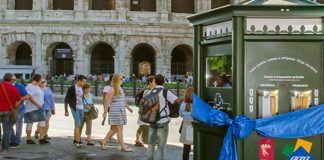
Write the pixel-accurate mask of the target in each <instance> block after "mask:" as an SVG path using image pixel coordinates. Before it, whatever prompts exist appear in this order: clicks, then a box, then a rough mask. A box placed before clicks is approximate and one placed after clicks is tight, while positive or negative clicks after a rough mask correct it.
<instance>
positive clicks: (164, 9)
mask: <svg viewBox="0 0 324 160" xmlns="http://www.w3.org/2000/svg"><path fill="white" fill-rule="evenodd" d="M156 4H157V6H156V8H157V11H158V12H160V22H162V23H166V22H168V21H169V12H170V11H171V8H170V9H169V6H171V1H170V0H157V3H156Z"/></svg>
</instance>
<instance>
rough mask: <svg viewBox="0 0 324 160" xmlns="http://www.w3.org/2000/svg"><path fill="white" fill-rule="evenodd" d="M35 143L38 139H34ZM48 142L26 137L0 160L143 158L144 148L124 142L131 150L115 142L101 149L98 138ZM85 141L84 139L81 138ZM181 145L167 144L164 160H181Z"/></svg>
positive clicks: (65, 138)
mask: <svg viewBox="0 0 324 160" xmlns="http://www.w3.org/2000/svg"><path fill="white" fill-rule="evenodd" d="M34 141H35V142H36V143H38V141H36V140H34ZM50 141H51V143H50V144H45V145H39V144H36V145H27V144H26V138H25V137H24V138H23V139H22V144H21V146H20V147H18V148H11V149H10V150H9V152H8V153H0V160H45V159H46V160H101V159H102V160H145V159H146V148H147V145H145V147H135V146H134V144H129V143H128V144H126V145H127V146H129V147H131V148H132V149H133V152H121V151H120V150H119V144H118V143H117V142H109V143H107V146H108V148H107V149H106V150H102V149H101V147H100V144H99V140H98V139H94V140H93V142H94V143H95V145H94V146H87V145H85V144H84V145H83V146H82V147H80V148H76V147H75V146H74V145H73V144H72V137H52V139H51V140H50ZM83 142H85V139H83ZM181 158H182V147H179V146H174V145H167V147H166V151H165V159H166V160H181Z"/></svg>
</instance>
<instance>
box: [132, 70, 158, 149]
mask: <svg viewBox="0 0 324 160" xmlns="http://www.w3.org/2000/svg"><path fill="white" fill-rule="evenodd" d="M155 85H156V84H155V80H154V76H149V77H148V80H147V88H146V89H145V90H144V93H143V94H142V98H143V97H145V96H146V95H148V94H149V93H150V92H151V91H152V89H154V87H155ZM137 124H138V125H139V127H138V129H137V131H136V140H135V146H137V147H144V144H143V142H141V140H140V138H141V139H144V138H143V136H145V134H144V131H145V129H146V130H147V132H148V124H147V123H144V122H143V121H141V120H140V118H139V116H138V120H137ZM146 136H148V135H147V134H146ZM146 138H147V137H146Z"/></svg>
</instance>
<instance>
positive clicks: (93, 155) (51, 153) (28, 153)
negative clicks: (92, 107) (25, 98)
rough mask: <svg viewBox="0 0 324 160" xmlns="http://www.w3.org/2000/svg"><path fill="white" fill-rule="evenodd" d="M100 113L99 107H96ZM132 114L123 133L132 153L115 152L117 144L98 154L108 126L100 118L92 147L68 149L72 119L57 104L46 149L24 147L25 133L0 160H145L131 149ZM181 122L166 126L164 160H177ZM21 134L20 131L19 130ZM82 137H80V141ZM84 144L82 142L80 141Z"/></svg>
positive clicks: (142, 153) (137, 150)
mask: <svg viewBox="0 0 324 160" xmlns="http://www.w3.org/2000/svg"><path fill="white" fill-rule="evenodd" d="M96 106H97V107H98V109H99V111H100V113H102V105H96ZM132 108H133V109H134V112H133V113H132V114H131V113H129V112H128V114H127V119H128V125H127V126H125V129H124V135H125V136H124V137H125V141H126V143H127V145H128V146H130V147H132V148H133V149H134V152H130V153H125V152H120V151H119V145H118V144H117V143H109V145H108V146H109V147H108V149H107V150H104V151H103V150H101V149H100V146H99V143H98V141H99V139H102V138H103V137H104V136H105V134H106V133H107V132H108V129H109V126H108V123H106V125H105V126H101V121H102V118H101V117H99V118H98V119H96V120H95V121H94V122H93V139H94V142H95V144H96V145H95V146H83V147H82V148H79V149H76V148H75V147H74V146H73V145H72V135H73V119H72V116H69V117H65V116H63V114H64V106H63V104H61V103H58V104H56V109H57V114H56V115H55V116H54V117H53V118H52V119H51V126H50V131H49V135H50V136H51V137H52V140H51V144H49V145H38V144H37V145H32V146H30V145H26V144H25V142H26V141H25V140H26V139H25V133H23V141H22V145H21V147H19V148H14V149H11V150H10V151H9V153H7V154H3V153H0V159H1V160H2V159H8V160H9V159H10V160H16V159H22V160H42V159H48V160H84V159H104V160H144V159H146V147H147V146H146V145H145V148H140V147H135V146H133V143H134V141H135V132H136V129H137V127H138V126H137V124H136V122H137V117H138V114H137V108H136V107H135V106H132ZM180 123H181V119H173V120H172V122H171V124H170V131H169V138H168V146H167V148H166V152H165V153H166V157H165V159H166V160H180V159H181V155H182V144H181V143H179V141H178V140H179V136H180V135H179V133H178V130H179V126H180ZM23 130H24V129H23ZM84 136H85V135H84V133H83V137H84ZM83 141H85V140H83Z"/></svg>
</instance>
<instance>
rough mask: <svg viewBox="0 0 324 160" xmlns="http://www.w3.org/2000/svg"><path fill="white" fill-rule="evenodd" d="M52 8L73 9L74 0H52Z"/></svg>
mask: <svg viewBox="0 0 324 160" xmlns="http://www.w3.org/2000/svg"><path fill="white" fill-rule="evenodd" d="M53 10H74V0H53Z"/></svg>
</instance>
